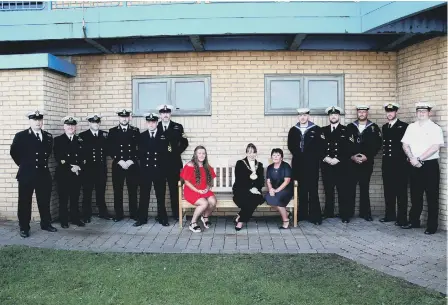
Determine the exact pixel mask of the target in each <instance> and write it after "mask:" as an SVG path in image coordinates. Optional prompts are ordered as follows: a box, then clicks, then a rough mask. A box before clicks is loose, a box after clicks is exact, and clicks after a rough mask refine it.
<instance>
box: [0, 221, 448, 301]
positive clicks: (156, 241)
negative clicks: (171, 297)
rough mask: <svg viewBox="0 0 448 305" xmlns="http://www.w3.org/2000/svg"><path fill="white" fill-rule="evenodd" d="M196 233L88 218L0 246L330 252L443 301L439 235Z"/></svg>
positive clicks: (390, 229)
mask: <svg viewBox="0 0 448 305" xmlns="http://www.w3.org/2000/svg"><path fill="white" fill-rule="evenodd" d="M211 220H212V221H213V225H212V227H211V228H210V229H208V230H206V231H205V232H203V233H192V232H191V231H189V230H188V227H186V226H185V227H183V228H182V230H181V229H180V228H179V226H178V224H177V223H171V226H169V227H163V226H161V225H159V224H158V223H155V222H154V219H153V218H152V219H150V221H149V222H148V224H147V225H144V226H142V227H138V228H135V227H133V226H132V224H133V221H132V220H124V221H121V222H118V223H114V222H112V221H106V220H103V219H98V218H93V220H92V223H90V224H87V225H86V227H83V228H80V227H76V226H70V228H69V229H61V228H60V226H59V225H58V224H55V227H56V228H58V230H59V231H58V232H57V233H49V232H46V231H42V230H40V227H39V224H38V223H33V224H32V225H31V231H30V234H31V236H30V237H29V238H26V239H23V238H21V237H20V236H19V234H18V233H19V232H18V223H17V222H15V221H0V246H4V245H26V246H31V247H43V248H51V249H64V250H82V251H95V252H153V253H229V254H231V253H287V254H297V253H336V254H339V255H341V256H343V257H346V258H349V259H352V260H354V261H356V262H358V263H360V264H363V265H365V266H367V267H370V268H373V269H376V270H378V271H381V272H384V273H387V274H389V275H392V276H396V277H400V278H403V279H405V280H407V281H409V282H412V283H414V284H417V285H420V286H424V287H427V288H429V289H433V290H436V291H439V292H442V293H444V294H446V292H447V261H446V258H447V255H446V250H447V233H446V231H440V232H438V233H437V234H435V235H430V236H428V235H425V234H423V232H424V229H423V228H422V229H412V230H402V229H400V228H397V227H395V226H394V225H393V223H388V224H382V223H379V222H378V221H377V220H375V221H373V222H366V221H364V220H362V219H353V220H352V222H350V224H348V225H347V224H343V223H341V222H340V220H339V219H327V220H325V221H324V223H323V224H322V225H321V226H315V225H313V224H311V223H306V222H301V223H300V225H299V227H297V228H292V229H291V230H279V229H278V225H279V223H278V221H277V219H275V218H258V219H254V220H252V221H251V222H250V223H249V224H248V226H247V227H245V228H244V229H243V230H241V231H239V232H236V231H235V230H234V225H233V222H232V219H231V218H225V217H214V218H211Z"/></svg>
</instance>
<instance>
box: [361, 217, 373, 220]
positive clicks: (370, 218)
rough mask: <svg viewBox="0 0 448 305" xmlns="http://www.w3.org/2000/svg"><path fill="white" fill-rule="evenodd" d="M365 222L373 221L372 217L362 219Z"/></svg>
mask: <svg viewBox="0 0 448 305" xmlns="http://www.w3.org/2000/svg"><path fill="white" fill-rule="evenodd" d="M363 218H364V220H365V221H373V218H372V216H366V217H363Z"/></svg>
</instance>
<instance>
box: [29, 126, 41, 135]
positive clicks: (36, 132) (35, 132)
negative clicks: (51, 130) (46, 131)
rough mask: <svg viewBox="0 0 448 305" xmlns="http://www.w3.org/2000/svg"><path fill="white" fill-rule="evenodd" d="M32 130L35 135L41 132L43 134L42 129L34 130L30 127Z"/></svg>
mask: <svg viewBox="0 0 448 305" xmlns="http://www.w3.org/2000/svg"><path fill="white" fill-rule="evenodd" d="M30 130H31V131H32V132H33V133H34V135H36V134H38V133H40V134H41V135H42V134H43V132H42V129H41V130H39V131H34V130H33V129H32V128H30Z"/></svg>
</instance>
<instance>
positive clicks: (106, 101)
mask: <svg viewBox="0 0 448 305" xmlns="http://www.w3.org/2000/svg"><path fill="white" fill-rule="evenodd" d="M72 62H73V63H74V64H76V65H77V67H78V76H77V77H76V78H74V79H72V80H71V85H70V102H69V103H70V109H72V110H74V111H75V113H74V115H77V116H85V115H87V114H88V113H91V112H100V113H101V114H103V115H105V117H104V119H103V128H104V129H108V128H110V127H112V126H114V125H115V124H117V117H116V115H114V110H116V109H117V108H121V107H129V108H132V78H133V77H137V76H139V77H141V76H155V75H159V76H166V75H197V74H200V75H204V74H205V75H211V84H212V85H211V86H212V88H211V92H212V115H211V116H205V117H204V116H200V117H174V118H173V119H174V120H175V121H177V122H180V123H182V124H183V125H184V127H185V130H186V133H187V135H188V137H189V140H190V146H189V147H188V149H187V151H186V152H185V153H184V154H183V158H184V159H185V160H187V159H190V158H191V155H192V151H193V149H194V147H195V146H197V145H199V144H203V145H205V147H206V148H207V149H208V151H209V154H210V157H211V160H212V161H213V159H216V158H217V157H226V158H229V157H231V158H235V157H238V156H244V149H245V146H246V145H247V143H249V142H253V143H255V145H257V147H258V149H259V155H260V157H261V158H262V159H266V158H268V156H269V153H270V151H271V149H272V148H274V147H281V148H282V149H283V150H284V151H285V152H286V153H287V158H290V155H289V152H288V151H287V147H286V138H287V133H288V130H289V128H290V127H291V126H293V125H294V124H295V123H296V116H291V115H289V116H265V115H264V75H265V74H274V73H311V74H318V73H334V74H344V75H345V104H346V113H347V115H346V118H345V119H346V120H347V121H352V120H353V119H354V118H355V110H354V107H355V105H356V104H358V103H367V104H370V105H371V106H372V111H371V116H370V117H371V119H372V120H374V121H376V122H378V123H379V124H382V123H383V122H384V114H383V111H382V105H383V103H386V102H394V101H396V54H395V53H388V54H385V53H383V54H377V53H366V52H215V53H209V52H205V53H164V54H138V55H107V56H78V57H73V58H72ZM312 119H313V120H314V121H315V122H316V123H317V124H319V125H326V124H328V123H327V117H313V118H312ZM132 124H134V125H136V126H138V127H139V128H144V120H143V119H142V118H134V120H133V122H132ZM79 127H80V129H82V130H84V129H86V128H87V123H86V122H83V123H82V124H80V126H79ZM111 190H112V186H111V179H109V183H108V190H107V202H108V205H109V207H110V209H111V211H112V204H113V194H112V191H111ZM167 193H168V192H167ZM322 195H323V194H322V188H321V199H322V201H321V202H322V204H323V202H324V201H323V196H322ZM371 198H372V206H373V209H374V213H375V214H376V215H379V214H382V213H383V210H384V207H383V195H382V180H381V172H380V160H377V166H376V167H375V172H374V174H373V179H372V186H371ZM125 202H126V200H125ZM151 206H152V208H153V209H154V205H153V204H152V205H151ZM153 211H154V210H153Z"/></svg>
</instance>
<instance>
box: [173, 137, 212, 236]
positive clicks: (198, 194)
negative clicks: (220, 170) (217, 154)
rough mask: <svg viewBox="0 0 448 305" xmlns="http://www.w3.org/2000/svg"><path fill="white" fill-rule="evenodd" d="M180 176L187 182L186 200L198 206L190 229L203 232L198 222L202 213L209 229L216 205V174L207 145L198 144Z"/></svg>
mask: <svg viewBox="0 0 448 305" xmlns="http://www.w3.org/2000/svg"><path fill="white" fill-rule="evenodd" d="M180 177H181V178H182V179H183V180H184V182H185V186H184V198H185V200H186V201H188V202H189V203H191V204H193V205H195V206H196V209H195V210H194V213H193V217H192V218H191V223H190V226H189V229H190V230H191V231H193V232H195V233H198V232H201V227H200V226H198V224H197V221H198V218H199V216H201V215H202V216H201V221H202V223H203V224H204V227H205V228H206V229H208V228H209V227H210V225H211V222H210V221H209V220H208V218H209V216H210V215H211V214H212V212H213V210H214V209H215V206H216V197H215V194H213V192H212V186H213V179H214V178H215V177H216V174H215V171H214V170H213V168H212V167H211V166H210V165H209V164H208V159H207V151H206V150H205V147H203V146H198V147H196V148H195V149H194V154H193V158H192V159H191V161H190V162H188V163H187V164H185V166H184V168H183V169H182V171H181V173H180Z"/></svg>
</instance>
